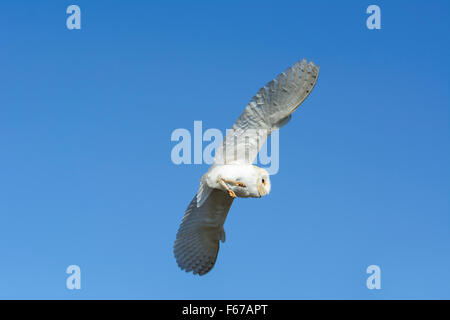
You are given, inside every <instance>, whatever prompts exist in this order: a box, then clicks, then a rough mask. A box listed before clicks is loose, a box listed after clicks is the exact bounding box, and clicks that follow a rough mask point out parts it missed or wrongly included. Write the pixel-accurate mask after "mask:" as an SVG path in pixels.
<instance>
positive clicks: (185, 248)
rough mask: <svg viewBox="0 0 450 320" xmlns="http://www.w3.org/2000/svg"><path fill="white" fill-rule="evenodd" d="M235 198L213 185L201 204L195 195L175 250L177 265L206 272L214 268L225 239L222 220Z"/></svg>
mask: <svg viewBox="0 0 450 320" xmlns="http://www.w3.org/2000/svg"><path fill="white" fill-rule="evenodd" d="M232 203H233V198H231V197H229V196H228V195H227V194H226V193H225V192H224V191H222V190H217V189H214V190H212V191H211V193H210V195H209V197H208V198H207V200H206V201H205V202H204V203H203V205H202V206H201V207H198V206H197V197H194V199H192V201H191V203H190V204H189V206H188V208H187V209H186V212H185V213H184V217H183V221H182V222H181V225H180V228H179V229H178V233H177V239H176V240H175V245H174V253H175V258H176V260H177V263H178V265H179V266H180V268H181V269H184V270H186V271H188V272H189V271H193V273H194V274H199V275H203V274H205V273H207V272H208V271H209V270H211V269H212V267H213V266H214V264H215V263H216V259H217V253H218V252H219V240H222V242H224V241H225V231H224V229H223V224H224V222H225V219H226V217H227V214H228V211H229V210H230V208H231V204H232Z"/></svg>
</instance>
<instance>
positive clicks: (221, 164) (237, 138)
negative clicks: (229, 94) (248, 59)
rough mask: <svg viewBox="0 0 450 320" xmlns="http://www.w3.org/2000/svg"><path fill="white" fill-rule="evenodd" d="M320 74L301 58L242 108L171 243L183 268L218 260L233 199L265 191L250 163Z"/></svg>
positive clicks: (202, 267)
mask: <svg viewBox="0 0 450 320" xmlns="http://www.w3.org/2000/svg"><path fill="white" fill-rule="evenodd" d="M318 75H319V67H318V66H316V65H314V63H313V62H309V63H308V62H307V61H306V60H305V59H303V60H302V61H300V62H297V63H295V64H294V65H293V66H292V67H290V68H289V69H287V70H286V71H284V72H283V73H281V74H280V75H278V76H277V77H276V78H275V79H274V80H272V81H270V82H269V83H267V84H266V85H265V86H264V87H263V88H261V89H260V90H259V92H258V93H257V94H256V95H255V96H254V97H253V98H252V100H251V101H250V103H249V104H248V105H247V106H246V108H245V109H244V112H243V113H242V114H241V115H240V117H239V118H238V119H237V121H236V122H235V123H234V125H233V127H232V129H231V130H230V131H229V132H228V133H227V135H226V136H225V139H224V141H223V143H222V145H221V147H219V148H218V149H217V150H216V155H215V158H214V163H213V164H212V165H211V167H210V168H209V170H208V172H206V173H205V174H204V175H203V176H202V177H201V179H200V187H199V189H198V192H197V194H196V195H195V196H194V198H193V199H192V201H191V203H190V204H189V206H188V208H187V209H186V211H185V213H184V217H183V219H182V222H181V225H180V227H179V229H178V232H177V236H176V240H175V243H174V255H175V259H176V261H177V263H178V266H179V267H180V268H181V269H183V270H185V271H186V272H193V273H194V274H198V275H204V274H206V273H208V272H209V271H210V270H211V269H212V268H213V267H214V264H215V263H216V259H217V254H218V252H219V242H225V230H224V228H223V225H224V223H225V219H226V217H227V214H228V211H229V210H230V207H231V204H232V203H233V201H234V199H235V198H236V197H239V198H260V197H262V196H265V195H267V194H269V192H270V189H271V184H270V178H269V174H268V172H267V171H266V170H265V169H263V168H259V167H257V166H255V165H253V162H254V160H255V158H256V156H257V154H258V151H259V149H260V147H261V146H262V145H263V144H264V142H265V141H266V140H267V138H268V137H269V136H270V134H271V132H273V131H274V130H277V129H279V128H281V127H282V126H283V125H285V124H286V123H287V122H288V121H289V120H290V118H291V114H292V113H293V112H294V111H295V110H296V109H297V107H298V106H299V105H300V104H301V103H302V102H303V101H304V100H305V99H306V97H307V96H308V95H309V94H310V93H311V90H312V89H313V88H314V85H315V84H316V81H317V77H318Z"/></svg>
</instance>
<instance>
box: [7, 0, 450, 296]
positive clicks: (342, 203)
mask: <svg viewBox="0 0 450 320" xmlns="http://www.w3.org/2000/svg"><path fill="white" fill-rule="evenodd" d="M70 4H77V5H79V6H80V8H81V15H82V17H81V18H82V29H81V30H68V29H67V28H66V18H67V17H68V15H67V14H66V8H67V6H68V5H70ZM370 4H377V5H379V6H380V7H381V23H382V29H381V30H368V29H367V28H366V18H367V17H368V15H367V14H366V8H367V6H368V5H370ZM449 14H450V8H449V4H448V1H430V2H426V1H371V2H368V1H333V2H332V1H314V2H313V1H307V2H306V1H76V2H68V1H39V2H38V1H36V2H30V1H9V2H8V3H6V2H2V4H1V5H0V42H1V50H0V298H26V299H28V298H39V299H48V298H57V299H79V298H84V299H94V298H100V299H107V298H113V299H122V298H123V299H316V298H317V299H347V298H357V299H394V298H402V299H418V298H438V299H443V298H447V299H449V298H450V274H449V270H450V216H449V213H450V210H449V209H450V208H449V191H450V190H449V189H450V188H449V181H450V180H449V178H450V171H449V163H450V161H449V160H450V159H449V158H450V157H449V155H450V154H449V142H450V141H449V137H450V135H449V100H450V99H449V91H448V89H449V79H450V77H449V71H450V63H449V54H450V52H449V51H450V50H449V49H450V45H449V41H448V35H449V31H450V30H449V29H450V28H449V21H450V17H449ZM303 57H306V58H308V59H311V60H313V61H314V62H315V63H317V64H318V65H320V67H321V74H320V76H319V80H318V83H317V86H316V87H315V89H314V91H313V92H312V94H311V96H310V97H309V98H308V99H307V100H306V102H305V103H304V104H303V105H302V106H301V108H299V109H298V110H297V111H296V113H295V114H294V117H293V119H292V121H291V122H290V123H289V124H288V125H287V126H286V127H284V128H283V129H282V130H281V132H280V143H281V146H280V171H279V173H278V174H276V175H275V176H273V177H272V178H271V180H272V192H271V194H270V195H269V196H268V197H265V198H262V199H260V200H255V199H250V200H249V199H243V200H238V201H235V203H234V204H233V207H232V209H231V211H230V214H229V216H228V219H227V222H226V224H225V229H226V231H227V242H226V243H225V244H224V245H222V246H221V249H220V253H219V258H218V261H217V264H216V266H215V267H214V269H213V270H212V272H210V273H209V274H207V275H206V276H204V277H198V276H193V275H191V274H187V273H185V272H183V271H180V270H179V269H178V267H177V265H176V263H175V259H174V258H173V253H172V245H173V241H174V239H175V234H176V231H177V229H178V226H179V223H180V221H181V218H182V216H183V212H184V210H185V208H186V207H187V205H188V203H189V201H190V200H191V198H192V196H193V195H194V193H195V192H196V190H197V187H198V183H199V179H200V177H201V175H202V174H203V173H204V172H205V171H206V170H207V165H180V166H176V165H174V164H173V163H172V162H171V159H170V152H171V149H172V147H173V146H174V145H175V144H176V143H175V142H171V141H170V135H171V133H172V131H173V130H174V129H176V128H187V129H189V130H192V129H193V122H194V120H202V121H203V127H204V129H207V128H219V129H221V130H225V129H226V128H230V127H231V125H232V124H233V122H234V121H235V119H236V118H237V117H238V116H239V114H240V113H241V112H242V110H243V108H244V106H245V105H246V104H247V103H248V101H249V100H250V98H251V97H252V96H253V95H254V94H255V93H256V92H257V90H258V89H259V88H260V87H261V86H263V85H264V84H265V83H266V82H267V81H269V80H271V79H272V78H274V77H275V76H276V75H277V74H278V73H280V72H281V71H283V70H284V69H285V68H287V67H289V66H290V65H292V64H293V63H294V62H295V61H297V60H299V59H301V58H303ZM71 264H76V265H79V266H80V267H81V271H82V289H81V290H78V291H77V290H73V291H71V290H68V289H66V286H65V285H66V278H67V277H68V275H67V274H66V273H65V271H66V268H67V266H69V265H71ZM372 264H376V265H379V266H380V267H381V286H382V289H381V290H368V289H367V287H366V279H367V277H368V275H367V274H366V268H367V267H368V266H369V265H372Z"/></svg>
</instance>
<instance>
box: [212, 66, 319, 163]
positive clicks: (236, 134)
mask: <svg viewBox="0 0 450 320" xmlns="http://www.w3.org/2000/svg"><path fill="white" fill-rule="evenodd" d="M318 75H319V67H318V66H316V65H314V63H313V62H309V63H308V62H307V61H306V59H303V60H302V61H300V62H297V63H295V64H294V65H293V66H292V67H290V68H289V69H287V70H286V71H284V72H283V73H281V74H279V75H278V76H277V77H276V78H275V79H274V80H272V81H270V82H269V83H267V84H266V85H265V86H264V87H263V88H261V89H260V90H259V91H258V93H257V94H256V95H255V96H254V97H253V98H252V100H251V101H250V103H249V104H248V105H247V106H246V108H245V110H244V112H243V113H242V114H241V115H240V117H239V118H238V119H237V121H236V122H235V123H234V125H233V127H232V130H231V131H230V132H229V133H227V135H226V137H225V139H224V142H223V144H222V147H221V148H218V150H217V152H216V158H215V164H226V163H231V162H238V163H247V164H248V163H252V162H253V161H254V160H255V158H256V156H257V154H258V151H259V149H260V148H261V147H262V146H263V145H264V143H265V142H266V140H267V137H268V136H269V135H270V134H271V133H272V131H274V130H276V129H279V128H281V127H282V126H283V125H284V124H286V123H287V122H288V121H289V119H290V116H291V114H292V113H293V112H294V111H295V110H296V109H297V108H298V106H299V105H300V104H301V103H302V102H303V101H304V100H305V99H306V98H307V97H308V95H309V94H310V93H311V91H312V89H313V88H314V86H315V84H316V81H317V77H318Z"/></svg>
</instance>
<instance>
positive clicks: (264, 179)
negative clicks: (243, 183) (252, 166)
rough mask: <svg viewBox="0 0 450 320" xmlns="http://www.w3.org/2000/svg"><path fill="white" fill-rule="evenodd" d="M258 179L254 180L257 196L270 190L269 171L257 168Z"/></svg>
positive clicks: (263, 194) (266, 193)
mask: <svg viewBox="0 0 450 320" xmlns="http://www.w3.org/2000/svg"><path fill="white" fill-rule="evenodd" d="M257 179H258V180H257V181H256V187H257V188H258V193H259V196H260V197H262V196H265V195H268V194H269V192H270V179H269V173H268V172H267V171H266V170H264V169H262V168H258V178H257Z"/></svg>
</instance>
